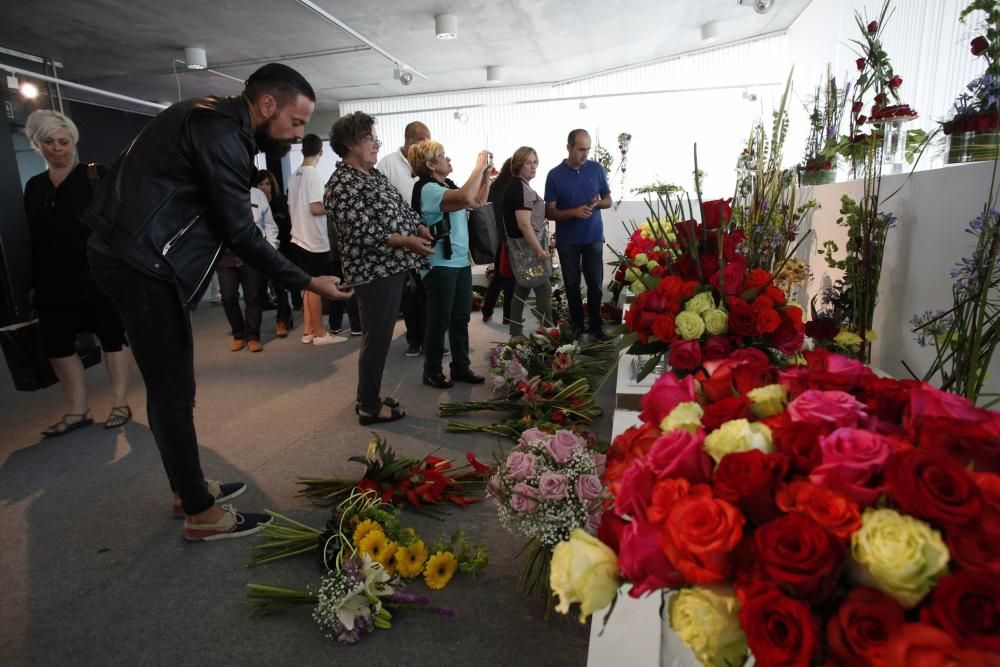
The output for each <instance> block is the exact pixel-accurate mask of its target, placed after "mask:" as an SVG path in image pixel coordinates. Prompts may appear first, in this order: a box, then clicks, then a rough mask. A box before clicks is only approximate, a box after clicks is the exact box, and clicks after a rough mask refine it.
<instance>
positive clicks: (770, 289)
mask: <svg viewBox="0 0 1000 667" xmlns="http://www.w3.org/2000/svg"><path fill="white" fill-rule="evenodd" d="M764 296H766V297H767V298H768V299H770V300H771V302H772V303H774V305H775V307H778V306H783V305H785V301H786V298H785V293H784V292H782V291H781V288H780V287H775V286H774V285H768V286H767V287H765V288H764ZM799 319H801V318H799Z"/></svg>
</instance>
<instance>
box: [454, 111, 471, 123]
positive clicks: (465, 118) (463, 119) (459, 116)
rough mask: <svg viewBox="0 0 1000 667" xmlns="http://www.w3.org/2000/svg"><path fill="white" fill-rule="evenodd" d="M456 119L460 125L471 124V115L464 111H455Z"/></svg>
mask: <svg viewBox="0 0 1000 667" xmlns="http://www.w3.org/2000/svg"><path fill="white" fill-rule="evenodd" d="M454 118H455V120H457V121H458V122H459V123H468V122H469V114H467V113H465V112H464V111H459V110H458V109H456V110H455V115H454Z"/></svg>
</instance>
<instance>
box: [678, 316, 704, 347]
mask: <svg viewBox="0 0 1000 667" xmlns="http://www.w3.org/2000/svg"><path fill="white" fill-rule="evenodd" d="M674 330H675V331H676V332H677V335H678V336H680V337H681V338H683V339H684V340H696V339H698V338H701V335H702V334H703V333H705V321H704V320H703V319H701V315H699V314H698V313H696V312H694V311H691V310H685V311H682V312H680V313H678V315H677V317H676V318H675V319H674Z"/></svg>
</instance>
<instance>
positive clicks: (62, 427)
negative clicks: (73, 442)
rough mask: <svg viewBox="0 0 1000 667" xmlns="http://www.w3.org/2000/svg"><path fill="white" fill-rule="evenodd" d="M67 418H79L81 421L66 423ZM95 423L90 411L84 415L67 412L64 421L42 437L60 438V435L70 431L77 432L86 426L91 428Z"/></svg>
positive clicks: (52, 427)
mask: <svg viewBox="0 0 1000 667" xmlns="http://www.w3.org/2000/svg"><path fill="white" fill-rule="evenodd" d="M67 417H79V419H78V420H76V421H74V422H71V421H66V418H67ZM93 423H94V420H93V419H91V418H90V411H89V410H88V411H87V412H84V413H82V414H79V413H75V412H67V413H66V414H64V415H63V416H62V419H60V420H59V421H57V422H56V423H55V424H53V425H52V426H50V427H48V428H47V429H45V430H44V431H42V437H43V438H58V437H59V436H60V435H66V434H67V433H69V432H70V431H75V430H77V429H78V428H83V427H84V426H90V425H91V424H93Z"/></svg>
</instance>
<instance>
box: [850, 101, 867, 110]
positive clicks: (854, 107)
mask: <svg viewBox="0 0 1000 667" xmlns="http://www.w3.org/2000/svg"><path fill="white" fill-rule="evenodd" d="M864 108H865V103H864V102H862V101H860V100H858V101H857V102H855V103H854V104H852V105H851V111H853V112H854V113H858V112H859V111H861V110H862V109H864Z"/></svg>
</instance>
